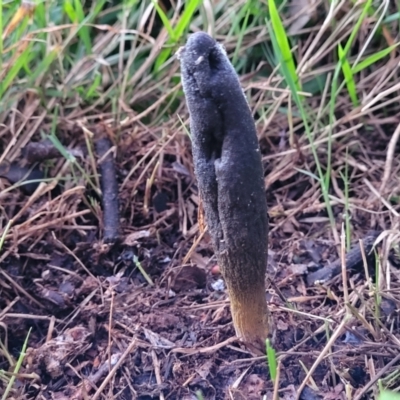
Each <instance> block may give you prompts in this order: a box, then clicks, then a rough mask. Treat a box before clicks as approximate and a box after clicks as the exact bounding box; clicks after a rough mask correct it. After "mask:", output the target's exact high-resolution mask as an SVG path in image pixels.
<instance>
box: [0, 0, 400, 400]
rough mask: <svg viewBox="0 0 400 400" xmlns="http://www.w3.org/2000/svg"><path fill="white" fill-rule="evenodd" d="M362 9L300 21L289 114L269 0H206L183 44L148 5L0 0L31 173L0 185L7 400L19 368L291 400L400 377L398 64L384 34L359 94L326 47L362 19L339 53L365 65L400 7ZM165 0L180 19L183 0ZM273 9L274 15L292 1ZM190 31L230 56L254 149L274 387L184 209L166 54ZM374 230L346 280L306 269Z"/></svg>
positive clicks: (188, 173) (178, 107)
mask: <svg viewBox="0 0 400 400" xmlns="http://www.w3.org/2000/svg"><path fill="white" fill-rule="evenodd" d="M50 3H51V4H50ZM67 3H69V4H72V6H71V7H72V8H73V11H74V12H72V14H71V10H69V12H68V10H67V9H66V6H65V4H67ZM97 3H98V4H100V3H101V2H97ZM26 4H27V3H25V6H24V7H26ZM365 4H366V3H365V2H358V3H356V2H353V1H341V2H339V1H335V2H328V1H326V2H322V1H319V2H316V12H315V13H314V14H313V15H312V21H311V22H310V23H309V24H308V25H307V26H306V27H305V28H303V29H302V30H301V31H300V32H298V33H296V34H294V35H292V36H291V37H290V43H291V47H292V51H293V57H294V59H295V61H296V68H297V69H296V74H297V78H298V80H299V82H301V85H302V87H301V92H300V95H301V99H302V106H303V112H302V111H301V109H300V108H299V104H298V103H297V102H296V101H295V100H296V99H295V98H294V95H293V91H292V90H291V89H290V85H289V84H288V82H287V80H286V78H285V76H284V74H283V73H282V70H281V69H280V68H279V65H278V62H277V60H279V57H278V54H276V52H275V50H276V49H275V50H274V48H273V46H272V44H271V40H270V36H269V33H268V32H269V31H268V29H267V26H266V24H265V18H267V17H268V7H267V4H266V3H263V2H260V3H259V2H247V3H246V2H245V1H236V2H231V1H228V0H226V1H221V2H212V1H208V0H205V1H203V3H202V5H201V7H200V12H196V13H195V14H194V16H193V17H191V19H190V21H188V22H190V25H189V23H188V25H187V26H186V31H185V34H182V36H179V37H177V38H176V39H175V41H172V40H171V37H170V35H169V34H168V31H167V29H166V28H165V27H163V25H162V22H161V19H160V17H159V14H157V12H156V11H155V10H154V6H153V3H152V2H150V1H144V2H140V3H136V2H133V1H132V2H128V1H125V2H122V4H120V3H112V2H111V3H107V5H106V4H104V5H103V6H101V7H100V6H99V8H96V2H93V4H91V3H90V2H88V4H85V5H84V9H83V10H82V11H83V12H84V16H88V18H87V19H86V18H82V16H80V11H79V9H78V8H77V7H76V5H75V3H72V2H48V3H40V4H39V5H38V6H37V7H36V8H35V10H34V14H33V17H32V21H33V22H32V24H28V20H29V18H30V17H29V16H25V17H24V14H23V12H25V13H26V14H29V13H28V11H29V9H26V8H25V9H22V11H23V12H22V11H21V9H20V11H19V12H20V13H21V12H22V14H20V15H21V16H22V17H23V18H21V19H19V20H14V22H15V27H14V30H13V31H12V32H11V30H12V29H10V28H6V26H7V24H9V23H10V21H12V17H13V16H15V15H18V14H17V9H18V7H17V6H18V5H17V4H14V3H5V4H4V3H3V5H2V8H3V10H2V11H3V21H2V23H0V27H1V28H2V31H3V39H2V41H1V46H0V49H1V50H2V51H3V59H2V61H1V69H0V80H2V82H3V84H2V85H1V102H0V172H1V171H3V169H2V168H5V170H6V171H7V170H8V167H9V166H10V165H13V166H14V165H15V166H16V167H17V168H20V167H21V166H24V167H26V166H27V167H29V168H33V169H34V171H41V173H42V174H41V175H39V178H38V179H39V180H40V184H38V185H36V186H34V189H33V191H31V192H29V193H27V192H26V191H24V190H23V189H24V186H23V185H21V182H20V179H16V180H15V179H0V199H1V200H0V237H1V240H0V265H1V269H0V274H1V275H0V276H1V279H0V299H1V300H0V332H1V333H0V394H1V395H2V394H3V393H4V391H5V388H6V387H7V385H8V384H9V382H10V377H11V376H16V379H15V381H14V382H13V384H12V390H11V393H12V394H11V395H10V396H13V397H8V398H15V399H25V398H26V399H45V398H50V397H49V396H53V398H57V399H63V398H65V399H72V398H73V399H89V398H91V399H111V398H116V399H132V398H133V399H136V398H138V399H150V398H159V399H192V398H196V393H200V392H201V393H202V396H203V398H204V399H212V398H215V399H223V398H227V399H253V398H254V399H259V398H266V399H272V398H273V396H275V395H276V391H277V390H278V389H279V396H280V398H282V399H289V398H296V396H297V398H302V399H308V398H316V397H310V396H311V394H310V390H314V391H319V392H320V393H321V396H324V395H325V396H331V397H329V398H337V399H370V398H376V396H377V395H378V392H379V391H380V390H381V389H384V388H390V389H394V390H399V387H400V383H399V382H400V381H399V374H400V360H399V356H398V353H399V345H400V343H399V340H400V339H399V316H398V309H399V304H400V284H399V279H400V276H399V270H398V267H399V264H398V261H397V259H396V251H397V256H398V251H399V250H398V243H399V236H400V235H399V233H398V228H399V212H400V206H399V199H400V157H399V143H398V138H399V131H400V129H399V126H400V125H399V124H400V119H399V117H398V115H400V110H399V109H398V107H399V104H400V91H399V89H400V86H399V84H398V81H399V79H398V75H399V69H398V64H399V61H400V58H399V53H398V50H397V49H396V48H395V47H393V49H389V50H390V51H388V53H387V55H386V56H384V57H383V56H382V57H380V58H379V57H377V56H376V60H375V62H373V63H372V64H371V65H369V66H367V67H365V68H363V69H361V70H360V71H358V72H354V74H353V78H352V79H354V83H355V88H356V95H357V98H358V101H359V104H358V105H354V103H353V102H352V97H351V94H350V92H349V87H348V86H347V85H346V84H345V83H344V79H343V75H342V72H343V71H342V69H341V66H340V62H338V56H337V54H338V44H342V46H343V47H345V46H346V43H347V41H348V39H349V37H351V35H352V32H355V37H354V41H353V43H352V44H351V46H350V49H349V52H348V53H347V55H346V60H347V62H348V63H349V65H351V67H352V68H353V71H356V67H357V65H363V64H362V63H363V62H364V63H365V60H368V59H371V58H370V57H372V56H373V55H377V54H378V55H379V52H380V51H382V50H384V49H387V48H388V47H389V46H392V45H394V44H395V45H397V44H398V38H399V30H398V21H399V13H400V10H399V9H398V7H396V6H395V5H394V4H392V3H391V2H389V1H383V2H381V4H378V5H377V8H373V6H371V7H370V8H368V10H367V11H368V12H367V13H366V16H365V18H363V19H362V23H361V25H360V28H359V29H358V30H357V31H356V30H355V27H356V25H357V21H358V20H359V18H360V16H361V15H362V13H363V10H364V8H363V7H365ZM278 5H279V4H278ZM74 7H75V8H74ZM160 7H161V8H162V9H163V10H164V12H166V13H168V15H169V18H170V21H172V22H171V25H172V27H176V26H177V24H178V22H179V20H180V18H182V15H183V14H182V9H181V8H179V7H178V6H175V5H173V6H168V3H166V2H165V3H164V2H160ZM284 11H285V13H283V14H282V15H284V16H285V18H284V26H285V28H286V30H287V28H288V27H289V25H290V23H291V21H295V20H296V17H295V16H293V17H290V16H289V14H288V13H287V10H286V9H284ZM74 13H75V14H74ZM74 15H75V17H74ZM72 17H73V18H72ZM71 18H72V20H71ZM74 18H75V19H74ZM290 18H291V19H290ZM8 26H9V27H10V25H8ZM11 27H12V25H11ZM198 29H204V30H208V31H209V32H210V33H214V34H215V37H216V38H217V39H218V40H220V41H222V42H223V43H224V44H225V47H226V49H227V52H228V54H230V55H231V57H232V58H231V59H232V60H233V61H234V65H235V67H236V69H237V71H238V73H239V74H240V76H241V81H242V84H243V87H244V90H245V93H246V96H247V97H248V99H249V104H250V106H251V108H252V110H253V111H254V116H255V119H256V124H257V129H258V133H259V139H260V144H261V147H262V151H263V160H264V162H265V169H266V175H265V181H266V186H267V195H268V204H269V215H270V242H271V243H270V257H269V258H270V263H269V279H268V282H269V285H268V286H267V288H268V299H269V301H270V308H271V311H272V316H273V319H274V324H275V328H276V330H275V336H274V338H273V339H274V346H275V348H276V349H277V351H278V361H279V365H280V371H279V387H278V386H276V387H275V389H274V385H273V383H272V382H270V381H269V377H268V372H267V367H266V364H265V360H264V359H263V358H253V357H251V355H250V354H249V353H247V351H246V350H245V349H243V348H242V347H241V346H240V344H238V343H237V342H236V341H235V339H234V338H233V334H234V332H233V328H232V325H231V320H230V316H229V312H228V307H227V305H228V303H227V298H226V295H225V292H223V291H222V292H221V291H218V290H215V286H213V287H214V288H213V287H212V286H211V284H213V285H214V283H215V282H216V281H217V279H218V276H215V275H213V274H212V273H211V271H212V267H213V266H214V264H215V260H214V259H213V255H212V251H211V246H210V244H209V242H208V237H207V234H200V231H199V227H198V222H197V208H198V202H199V201H198V197H197V187H196V182H195V180H194V175H193V167H192V160H191V152H190V138H189V136H188V134H187V130H188V113H187V109H186V106H185V102H184V97H183V94H182V88H181V84H180V79H179V64H178V62H177V60H175V58H174V57H173V56H172V54H171V55H169V56H167V58H166V59H165V60H164V61H163V57H164V58H165V54H166V53H164V55H163V56H161V54H162V51H163V49H164V50H165V49H170V50H171V52H172V53H173V52H175V50H176V49H177V48H178V46H179V45H181V44H183V43H184V40H185V37H186V36H185V35H186V32H187V31H188V30H189V31H194V30H198ZM18 59H22V60H24V63H21V66H19V64H18V61H17V60H18ZM338 66H339V67H338ZM17 67H18V68H19V69H18V70H16V69H17ZM338 68H339V73H336V70H337V69H338ZM13 71H15V75H13V74H12V72H13ZM7 79H8V80H7ZM335 79H336V84H337V90H336V91H334V92H333V91H332V88H335ZM6 81H7V82H9V85H8V86H7V87H6V86H5V83H4V82H6ZM350 87H351V86H350ZM332 110H333V113H332ZM307 129H308V130H309V134H310V135H308V134H307ZM99 131H101V132H103V133H104V132H106V135H107V136H108V137H109V138H110V139H111V141H112V144H113V145H114V146H115V148H114V149H112V151H114V152H115V160H116V165H117V181H118V184H119V194H118V198H119V210H120V240H119V241H118V242H117V243H115V244H106V243H104V242H103V241H102V234H103V229H104V226H103V211H102V206H101V195H100V194H101V187H100V184H99V177H98V171H97V164H98V160H97V158H96V154H95V151H94V144H95V142H96V140H97V138H98V137H99ZM43 138H53V143H56V144H58V145H59V144H61V146H62V147H61V153H60V155H59V156H57V157H55V158H52V159H49V160H43V161H41V162H38V163H36V164H31V163H28V162H27V160H26V157H25V154H24V151H23V149H24V148H25V147H26V146H27V145H28V144H30V143H33V142H39V141H40V140H42V139H43ZM318 165H319V166H320V171H319V170H318ZM29 168H28V169H29ZM321 171H322V172H321ZM320 172H321V173H320ZM27 173H28V172H27ZM321 174H322V175H321ZM8 177H9V178H10V175H8ZM32 177H33V178H35V176H33V175H30V177H29V179H31V178H32ZM20 178H23V176H20ZM10 180H11V182H10ZM324 190H325V191H326V195H327V198H325V197H324V196H325V195H324ZM329 210H331V211H329ZM329 212H331V214H332V216H333V217H334V221H333V223H332V219H331V218H330V214H329ZM343 225H344V227H345V228H346V230H345V235H346V238H345V240H344V241H343V240H341V232H342V226H343ZM370 229H377V230H382V232H383V233H382V235H381V237H380V239H379V241H380V242H381V246H380V247H378V249H377V252H378V257H377V260H378V261H377V263H376V266H373V267H372V268H371V266H369V267H368V265H366V264H367V263H365V265H364V268H363V267H361V269H360V270H357V271H355V272H345V274H344V277H345V278H346V279H345V282H347V285H343V280H342V277H337V278H335V279H333V280H332V281H329V282H328V283H326V284H323V285H320V286H312V287H308V286H307V285H306V280H305V274H306V272H307V270H308V269H312V267H313V266H315V264H316V263H317V264H318V263H328V262H329V261H332V260H334V259H336V258H338V257H340V256H341V254H342V249H343V248H346V247H347V250H348V244H349V242H350V239H351V241H352V243H357V240H358V239H362V238H363V237H364V236H365V234H366V232H367V231H368V230H370ZM3 241H4V243H3ZM194 243H195V245H193V244H194ZM396 246H397V250H396ZM135 257H136V258H135ZM135 260H136V262H135ZM137 262H139V263H140V265H141V266H142V267H143V268H144V270H145V272H146V273H147V274H148V275H149V277H150V278H151V280H152V281H153V282H154V287H152V286H151V285H150V284H149V283H148V281H146V279H145V278H144V277H143V275H142V274H141V273H140V272H139V271H138V269H137ZM396 263H397V264H396ZM29 328H32V331H31V334H30V336H29V341H28V347H29V349H28V350H27V353H26V355H25V356H24V358H23V363H22V367H21V368H20V369H19V371H18V374H17V375H13V371H15V366H16V364H17V359H18V357H19V355H20V354H19V352H20V350H21V348H22V346H23V343H24V341H25V339H26V337H27V334H28V331H29ZM308 378H309V379H308ZM303 387H306V391H304V392H303V395H302V396H303V397H300V389H301V388H303ZM274 391H275V393H274ZM307 391H308V392H307ZM197 396H198V398H201V397H200V395H199V394H197ZM263 396H264V397H263ZM307 396H309V397H307ZM335 396H336V397H335ZM326 398H327V397H326Z"/></svg>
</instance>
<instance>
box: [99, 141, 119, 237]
mask: <svg viewBox="0 0 400 400" xmlns="http://www.w3.org/2000/svg"><path fill="white" fill-rule="evenodd" d="M96 151H97V155H98V157H99V162H98V168H99V170H100V175H101V178H100V182H101V191H102V204H103V224H104V233H103V239H104V242H105V243H113V242H115V240H117V239H118V230H119V212H118V183H117V177H116V171H115V164H114V157H113V152H112V143H111V141H110V139H108V138H102V139H98V140H97V141H96Z"/></svg>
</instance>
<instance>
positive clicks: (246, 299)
mask: <svg viewBox="0 0 400 400" xmlns="http://www.w3.org/2000/svg"><path fill="white" fill-rule="evenodd" d="M178 56H179V59H180V61H181V70H182V83H183V89H184V92H185V96H186V101H187V105H188V107H189V112H190V130H191V136H192V147H193V159H194V166H195V173H196V177H197V181H198V186H199V192H200V197H201V199H202V202H203V205H204V211H205V217H206V222H207V226H208V229H209V232H210V234H211V237H212V242H213V246H214V250H215V252H216V256H217V259H218V263H219V265H220V267H221V271H222V274H223V276H224V279H225V281H226V284H227V288H228V292H229V297H230V302H231V311H232V317H233V322H234V325H235V329H236V334H237V335H238V336H239V337H241V338H242V339H243V340H244V341H245V342H247V343H249V344H252V345H258V346H260V345H261V346H262V348H263V347H264V340H265V338H266V337H267V334H268V310H267V304H266V298H265V271H266V262H267V243H268V216H267V205H266V198H265V187H264V178H263V167H262V162H261V155H260V149H259V145H258V140H257V134H256V129H255V125H254V120H253V116H252V114H251V111H250V108H249V105H248V103H247V100H246V98H245V96H244V93H243V90H242V88H241V86H240V83H239V79H238V76H237V74H236V72H235V70H234V68H233V66H232V65H231V63H230V61H229V59H228V57H227V56H226V53H225V51H224V49H223V47H222V46H221V45H220V44H218V43H217V42H216V41H215V40H214V39H212V38H211V37H210V36H209V35H207V34H206V33H203V32H199V33H195V34H193V35H191V36H190V37H189V39H188V41H187V44H186V46H185V47H183V48H182V49H181V50H180V52H179V54H178Z"/></svg>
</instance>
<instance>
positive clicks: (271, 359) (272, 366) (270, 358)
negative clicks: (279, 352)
mask: <svg viewBox="0 0 400 400" xmlns="http://www.w3.org/2000/svg"><path fill="white" fill-rule="evenodd" d="M265 346H266V350H267V364H268V369H269V374H270V376H271V380H272V382H275V379H276V374H277V370H278V368H277V364H278V363H277V362H276V352H275V349H274V348H273V347H272V346H271V342H270V340H269V339H267V340H266V341H265Z"/></svg>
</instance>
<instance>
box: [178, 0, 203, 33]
mask: <svg viewBox="0 0 400 400" xmlns="http://www.w3.org/2000/svg"><path fill="white" fill-rule="evenodd" d="M201 3H202V0H190V1H187V2H185V9H184V10H183V13H182V16H181V18H180V19H179V21H178V23H177V24H176V27H175V40H176V41H178V40H179V39H180V38H181V37H182V35H183V33H184V32H185V30H186V29H187V28H188V27H189V24H190V21H191V20H192V17H193V14H194V13H195V11H196V10H197V8H198V7H199V5H200V4H201Z"/></svg>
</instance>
